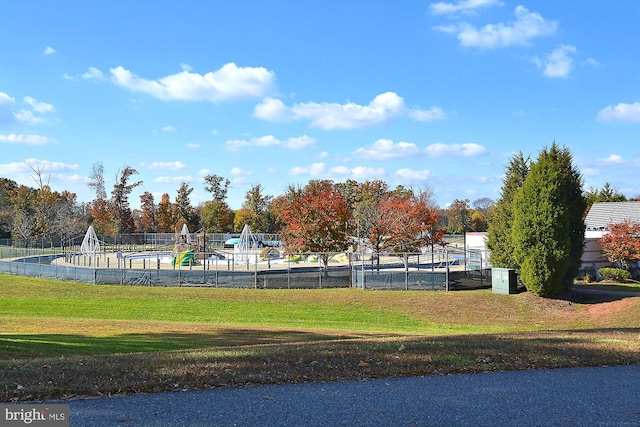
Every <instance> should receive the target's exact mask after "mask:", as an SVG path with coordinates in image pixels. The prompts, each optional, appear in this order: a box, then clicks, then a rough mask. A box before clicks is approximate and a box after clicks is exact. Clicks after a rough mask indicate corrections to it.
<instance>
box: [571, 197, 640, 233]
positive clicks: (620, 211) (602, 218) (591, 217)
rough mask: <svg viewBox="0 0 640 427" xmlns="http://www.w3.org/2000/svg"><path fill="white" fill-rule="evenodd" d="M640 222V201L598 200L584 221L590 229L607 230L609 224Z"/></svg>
mask: <svg viewBox="0 0 640 427" xmlns="http://www.w3.org/2000/svg"><path fill="white" fill-rule="evenodd" d="M624 221H632V222H640V202H597V203H594V204H593V206H591V209H589V213H588V214H587V217H586V218H585V220H584V222H585V225H586V227H587V230H589V231H599V230H605V229H606V228H607V226H608V225H609V224H617V223H620V222H624Z"/></svg>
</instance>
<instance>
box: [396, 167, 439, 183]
mask: <svg viewBox="0 0 640 427" xmlns="http://www.w3.org/2000/svg"><path fill="white" fill-rule="evenodd" d="M395 175H396V176H397V177H398V178H400V179H401V180H402V181H403V182H408V183H411V182H420V181H427V180H428V179H429V178H431V177H432V176H433V172H431V171H430V170H429V169H422V170H412V169H407V168H403V169H398V170H397V171H396V172H395Z"/></svg>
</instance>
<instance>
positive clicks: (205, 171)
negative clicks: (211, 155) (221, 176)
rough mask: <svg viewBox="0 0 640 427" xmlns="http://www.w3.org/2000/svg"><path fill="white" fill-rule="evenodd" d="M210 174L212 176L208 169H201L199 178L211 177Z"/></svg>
mask: <svg viewBox="0 0 640 427" xmlns="http://www.w3.org/2000/svg"><path fill="white" fill-rule="evenodd" d="M210 174H211V170H209V169H206V168H205V169H200V170H199V171H198V176H207V175H210Z"/></svg>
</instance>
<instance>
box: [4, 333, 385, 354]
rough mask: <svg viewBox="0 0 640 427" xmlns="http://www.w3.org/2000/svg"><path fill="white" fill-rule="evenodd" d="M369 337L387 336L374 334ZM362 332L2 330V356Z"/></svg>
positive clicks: (330, 337) (291, 339) (229, 344)
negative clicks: (86, 332)
mask: <svg viewBox="0 0 640 427" xmlns="http://www.w3.org/2000/svg"><path fill="white" fill-rule="evenodd" d="M366 336H367V337H376V336H377V337H386V336H388V335H385V334H380V335H372V334H367V335H366ZM362 337H363V335H357V334H351V335H347V334H344V335H330V334H321V333H314V332H305V331H287V330H278V331H269V330H254V329H220V330H215V331H211V332H207V333H188V332H162V333H138V334H121V335H113V336H105V337H96V336H87V335H82V334H0V360H2V359H5V360H6V359H11V358H31V357H42V356H66V355H98V354H116V353H139V352H153V351H168V350H188V349H199V348H205V347H237V346H246V345H260V344H279V343H280V344H285V343H308V342H316V341H328V340H335V339H356V338H362Z"/></svg>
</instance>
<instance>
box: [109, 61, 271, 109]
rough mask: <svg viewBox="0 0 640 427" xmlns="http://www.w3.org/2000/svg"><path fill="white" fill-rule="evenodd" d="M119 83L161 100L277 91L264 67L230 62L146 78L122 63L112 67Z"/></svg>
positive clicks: (212, 98)
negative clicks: (199, 71) (199, 70)
mask: <svg viewBox="0 0 640 427" xmlns="http://www.w3.org/2000/svg"><path fill="white" fill-rule="evenodd" d="M110 71H111V74H112V77H113V81H114V83H115V84H117V85H118V86H122V87H125V88H127V89H130V90H132V91H135V92H143V93H147V94H149V95H151V96H153V97H155V98H158V99H162V100H174V99H180V100H192V101H211V102H218V101H224V100H229V99H238V98H254V97H264V96H265V95H267V94H269V93H271V92H273V91H274V86H275V84H274V81H275V73H274V72H273V71H269V70H267V69H266V68H263V67H238V66H237V65H236V64H234V63H229V64H226V65H224V66H222V68H220V69H219V70H216V71H213V72H208V73H206V74H197V73H192V72H190V71H188V70H183V71H182V72H180V73H177V74H172V75H169V76H166V77H161V78H159V79H157V80H147V79H144V78H141V77H138V76H136V75H134V74H133V73H132V72H131V71H129V70H127V69H125V68H124V67H122V66H118V67H115V68H111V69H110Z"/></svg>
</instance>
